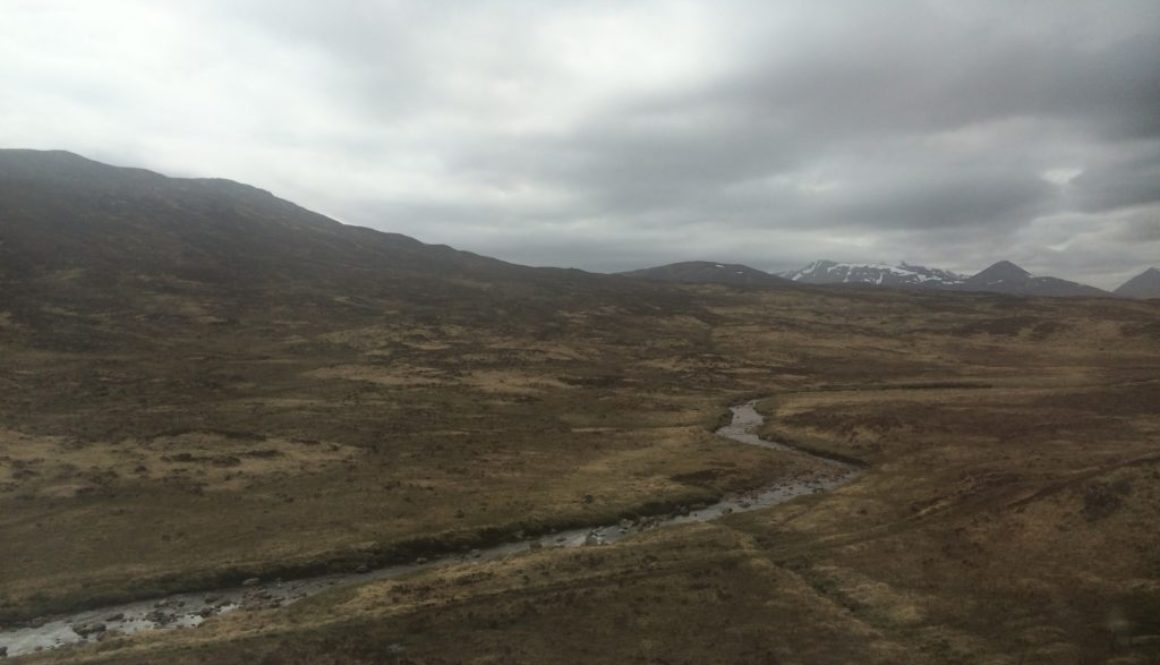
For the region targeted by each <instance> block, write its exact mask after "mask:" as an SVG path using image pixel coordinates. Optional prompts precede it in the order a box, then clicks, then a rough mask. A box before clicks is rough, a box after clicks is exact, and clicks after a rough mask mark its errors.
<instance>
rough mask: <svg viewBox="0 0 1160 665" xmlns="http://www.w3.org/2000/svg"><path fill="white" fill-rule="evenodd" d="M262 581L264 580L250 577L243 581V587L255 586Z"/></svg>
mask: <svg viewBox="0 0 1160 665" xmlns="http://www.w3.org/2000/svg"><path fill="white" fill-rule="evenodd" d="M261 581H262V580H260V579H258V578H257V577H250V578H247V579H245V580H243V581H242V586H254V585H255V584H258V583H259V582H261Z"/></svg>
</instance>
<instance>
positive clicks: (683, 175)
mask: <svg viewBox="0 0 1160 665" xmlns="http://www.w3.org/2000/svg"><path fill="white" fill-rule="evenodd" d="M0 80H3V81H4V82H5V88H6V89H5V94H4V95H3V96H2V97H0V144H2V145H4V146H7V147H41V148H64V149H69V150H73V151H76V152H80V153H83V154H85V155H87V156H90V157H93V158H96V159H101V160H105V161H110V162H113V163H120V164H131V165H137V166H145V167H148V168H154V169H157V170H161V171H164V172H167V173H171V174H175V175H207V176H210V175H212V176H222V177H229V178H234V179H237V180H242V181H245V182H249V183H251V184H255V185H258V186H261V187H265V188H267V189H270V190H272V191H274V192H275V193H277V194H279V195H281V196H283V197H286V198H289V199H292V200H295V201H296V202H299V203H301V204H303V205H306V206H308V207H312V208H315V209H318V210H320V211H321V212H324V213H327V214H330V215H332V216H334V217H336V218H338V219H340V220H343V221H346V222H350V223H355V224H360V225H366V226H372V227H375V228H380V229H384V230H392V231H398V232H402V233H407V234H409V235H413V236H415V237H417V238H419V239H421V240H424V241H428V242H443V243H448V244H451V245H454V246H457V247H460V248H464V249H470V250H473V251H477V252H481V253H484V254H490V255H493V256H498V257H500V258H505V259H509V260H514V261H517V262H521V263H529V264H534V265H566V266H576V267H581V268H587V269H592V270H623V269H631V268H638V267H644V266H649V265H655V264H659V263H667V262H670V261H675V260H685V259H712V260H721V261H731V262H742V263H748V264H750V265H753V266H755V267H759V268H765V269H783V268H789V267H795V266H797V265H799V264H803V263H805V262H807V261H810V260H813V259H815V258H823V257H824V258H833V259H838V260H851V261H859V260H874V261H879V260H887V261H889V260H897V259H905V260H908V261H911V262H925V263H927V264H931V265H936V266H940V267H945V268H949V269H953V270H958V271H963V272H973V271H976V270H979V269H981V268H983V267H985V266H986V265H987V264H989V263H990V262H992V261H994V260H998V259H1000V258H1008V259H1011V260H1014V261H1016V262H1017V263H1020V264H1021V265H1024V267H1026V268H1028V269H1029V270H1031V271H1033V272H1037V273H1043V274H1056V275H1059V276H1063V277H1067V278H1070V279H1076V280H1080V281H1088V282H1090V283H1094V284H1096V285H1099V286H1105V287H1110V286H1115V285H1116V284H1118V283H1119V282H1121V281H1123V279H1126V278H1127V277H1129V276H1131V275H1132V274H1134V273H1136V272H1139V271H1140V270H1142V269H1143V268H1144V267H1146V266H1147V265H1151V264H1155V263H1157V262H1160V3H1156V2H1155V1H1154V0H1140V1H1129V0H1123V1H1112V2H1105V3H1090V2H1082V1H1078V0H1077V1H1071V0H1050V1H1048V0H1025V1H1023V2H1020V3H1010V2H1006V1H994V2H990V1H974V2H970V3H962V2H949V1H948V2H892V1H890V0H885V1H883V2H874V3H867V2H862V1H854V0H848V1H845V2H843V1H840V0H839V1H834V2H827V3H806V2H788V1H787V2H777V3H773V2H764V1H759V0H752V1H740V0H737V1H732V2H729V1H723V2H714V3H699V2H676V1H673V2H669V1H666V2H659V1H650V0H640V1H636V2H612V1H608V2H591V3H568V2H559V3H551V2H543V1H531V0H526V1H515V0H513V1H508V2H503V1H501V2H486V3H480V2H467V1H466V0H463V1H458V0H446V1H437V2H412V1H403V0H396V1H390V0H383V1H371V0H335V1H332V2H329V3H316V2H306V1H302V2H288V1H286V0H281V1H275V0H251V1H244V2H243V1H226V0H216V1H210V0H207V1H205V2H198V3H188V2H185V3H179V2H176V1H168V0H163V1H145V0H103V1H102V2H100V3H86V2H79V1H76V0H72V1H66V0H13V2H10V3H8V5H7V6H6V9H5V20H4V21H3V22H2V23H0Z"/></svg>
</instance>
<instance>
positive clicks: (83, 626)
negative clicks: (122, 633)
mask: <svg viewBox="0 0 1160 665" xmlns="http://www.w3.org/2000/svg"><path fill="white" fill-rule="evenodd" d="M72 629H73V632H74V633H76V634H77V635H80V636H81V637H88V636H89V635H94V634H96V633H103V632H105V630H107V628H106V627H105V624H103V623H101V622H99V621H90V622H88V623H78V624H75V625H73V627H72Z"/></svg>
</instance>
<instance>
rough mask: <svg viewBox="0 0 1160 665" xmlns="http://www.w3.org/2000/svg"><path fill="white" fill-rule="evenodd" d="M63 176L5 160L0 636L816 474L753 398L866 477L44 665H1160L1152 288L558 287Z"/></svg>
mask: <svg viewBox="0 0 1160 665" xmlns="http://www.w3.org/2000/svg"><path fill="white" fill-rule="evenodd" d="M41 158H44V159H41ZM76 160H79V158H76V157H75V156H67V155H59V154H49V155H47V156H45V155H43V154H39V153H36V154H34V155H33V156H32V157H30V156H29V155H26V154H21V155H16V156H13V155H10V154H7V155H4V159H0V166H3V168H2V169H0V176H4V177H2V178H0V182H5V183H13V182H15V183H17V184H18V185H12V186H10V187H8V188H7V189H4V190H3V196H0V204H2V207H0V240H3V242H0V252H5V253H4V254H2V255H0V259H3V261H2V262H0V265H2V266H3V272H0V279H2V280H3V281H2V282H0V294H3V300H2V301H0V354H2V357H3V358H4V362H3V364H2V366H0V533H3V538H2V539H0V615H2V616H3V619H0V623H9V622H14V621H25V620H28V619H31V618H34V617H36V616H38V615H41V614H44V613H48V612H53V611H61V610H65V609H69V608H75V607H82V606H94V605H100V604H102V603H108V602H112V601H116V600H120V599H124V598H129V597H150V596H152V595H157V594H161V593H165V592H168V591H172V590H177V589H202V588H204V589H210V588H213V587H215V586H217V585H223V584H230V583H236V582H238V581H240V580H241V579H244V578H245V577H249V576H261V577H273V576H278V575H293V574H305V573H309V572H316V571H323V570H340V569H353V568H356V567H359V566H364V565H377V564H380V563H384V562H388V561H393V560H403V559H409V558H414V557H415V556H420V555H423V554H427V553H433V552H438V551H447V550H455V549H460V548H464V547H472V546H477V545H479V544H483V543H486V542H492V541H496V540H500V539H504V538H508V537H511V535H512V534H514V533H516V532H518V531H524V532H525V533H532V532H537V531H547V530H550V529H554V528H562V527H564V526H570V525H585V524H603V523H609V522H615V521H616V520H617V519H619V518H620V517H621V516H625V515H632V514H644V513H656V512H665V511H670V510H672V509H673V508H674V507H676V506H679V505H682V504H688V503H694V502H697V501H703V500H707V499H709V498H711V497H715V496H719V495H720V494H721V493H723V492H726V491H730V490H734V489H742V488H749V487H756V486H760V485H763V484H765V483H768V482H770V481H771V480H774V479H777V478H779V477H784V476H786V475H791V474H807V473H810V472H811V469H812V468H813V466H814V463H813V462H812V461H810V460H809V459H807V458H802V457H798V456H793V455H787V454H782V453H777V452H774V451H769V450H764V449H757V448H746V447H742V446H738V445H734V444H730V443H726V442H723V441H722V440H720V439H718V438H716V437H714V436H713V435H712V434H711V429H712V428H713V427H714V426H715V425H716V424H717V423H719V422H720V421H721V417H722V414H723V409H724V406H726V405H728V404H730V403H734V402H737V401H740V400H742V399H748V398H750V397H754V396H764V397H766V399H763V400H762V401H761V402H760V408H761V410H762V411H763V412H764V413H766V414H767V416H768V419H767V423H766V427H765V430H764V432H763V433H764V435H765V436H766V437H767V438H770V439H774V440H782V441H785V442H788V443H791V444H793V445H797V446H800V447H804V448H808V449H811V450H814V451H816V452H821V453H826V454H830V455H837V456H842V457H851V458H857V459H860V460H864V461H865V462H867V463H868V464H869V470H868V471H867V473H865V474H864V475H863V476H862V477H861V478H860V479H859V480H858V481H856V482H854V483H852V484H850V485H847V486H845V487H843V488H841V489H839V490H837V491H835V492H832V493H828V494H821V495H816V496H812V497H809V498H803V499H799V500H796V501H793V502H790V503H788V504H784V505H781V506H777V507H774V508H771V509H767V510H762V511H757V512H753V513H745V514H739V515H732V516H729V517H726V518H723V519H721V520H718V521H715V522H712V523H709V524H700V525H689V526H682V527H673V528H669V529H665V530H661V531H656V532H650V533H646V534H641V535H639V536H634V537H632V538H629V539H626V540H624V541H621V542H619V543H617V544H615V545H610V546H606V547H594V548H583V549H579V550H553V549H547V550H542V551H537V552H528V553H525V554H521V555H517V556H513V557H510V558H508V559H504V560H500V561H493V562H487V563H468V564H464V565H460V566H453V567H448V568H441V569H437V570H433V571H428V572H424V573H419V574H416V575H414V576H411V577H408V578H404V579H399V580H391V581H382V582H374V583H370V584H367V585H363V586H360V587H354V588H349V589H344V590H338V591H334V592H331V593H326V594H321V595H319V596H316V597H314V598H312V599H310V600H307V601H303V602H300V603H297V604H294V605H291V606H288V607H285V608H280V609H272V610H262V611H254V612H241V613H235V614H232V615H223V616H220V617H216V618H214V619H212V620H210V621H209V622H207V623H206V624H205V625H204V626H203V627H202V628H199V629H198V630H193V631H177V632H168V633H157V634H153V635H145V636H140V637H137V638H110V639H107V640H105V641H103V642H102V643H100V644H98V645H92V646H87V647H82V648H77V649H71V650H62V651H57V652H53V653H50V654H44V655H40V656H32V657H29V660H30V661H34V662H35V661H39V660H45V661H52V662H78V663H79V662H108V663H122V662H124V663H151V662H171V663H194V662H214V663H254V662H266V663H283V662H285V663H327V662H330V663H382V662H386V663H392V662H396V663H403V662H411V663H459V662H528V663H541V662H585V663H592V662H608V663H624V662H669V663H684V662H688V663H715V662H719V663H769V662H778V663H831V662H832V663H839V662H868V663H875V662H877V663H897V662H914V663H948V662H950V663H954V662H961V663H1011V664H1015V663H1089V662H1117V663H1149V662H1155V661H1156V659H1157V658H1160V624H1157V620H1156V617H1157V616H1160V614H1158V613H1157V610H1158V609H1160V587H1158V585H1157V576H1158V574H1160V568H1158V567H1157V559H1156V555H1155V552H1157V551H1160V549H1158V545H1160V542H1157V539H1158V536H1157V535H1156V529H1155V525H1156V524H1157V523H1158V521H1157V520H1158V518H1160V515H1158V511H1160V446H1158V445H1157V444H1158V443H1160V408H1158V407H1160V381H1158V380H1157V377H1158V376H1160V304H1158V303H1157V302H1155V301H1152V302H1148V301H1143V302H1128V301H1116V300H1110V299H1079V300H1066V301H1064V300H1052V299H1021V298H1013V297H1004V296H996V295H978V294H921V293H903V292H891V291H856V292H850V291H841V290H830V289H823V288H800V287H782V288H743V287H727V286H712V285H700V286H699V285H665V284H655V283H645V282H636V281H633V280H630V279H626V278H616V277H604V276H596V275H586V274H583V273H578V272H574V271H552V270H548V271H540V270H535V269H528V268H521V267H518V266H510V265H508V264H502V263H500V262H496V261H492V260H490V259H484V258H482V257H475V256H473V255H466V254H461V253H457V252H454V250H449V249H446V248H431V247H429V246H424V245H421V244H419V243H414V241H409V239H405V240H404V239H400V238H395V237H391V236H381V234H375V233H373V232H369V231H363V230H349V229H348V228H347V227H339V226H337V225H334V226H332V224H333V223H332V222H329V220H325V219H324V218H317V217H316V216H312V214H310V213H307V212H306V211H302V210H301V209H298V208H294V207H292V206H289V204H285V202H280V201H278V200H277V199H274V198H273V197H269V196H268V195H266V194H264V193H260V192H254V191H251V190H248V189H238V188H239V187H241V186H237V185H234V184H230V183H222V182H220V181H212V182H203V181H174V180H169V179H163V178H162V179H160V180H155V178H161V177H160V176H155V175H154V174H143V173H140V172H132V173H129V174H124V173H117V171H118V170H116V169H112V170H107V169H110V167H104V166H101V165H94V164H93V163H88V162H84V161H83V160H82V161H80V162H78V161H76ZM30 163H31V164H33V166H29V164H30ZM5 169H6V170H5ZM122 176H127V177H128V176H131V177H132V178H145V179H147V180H148V181H149V182H150V183H153V184H152V185H150V186H149V187H145V186H142V185H141V184H140V183H139V182H136V181H134V183H132V184H116V185H112V184H109V182H106V180H108V181H114V182H116V183H121V182H122ZM78 180H79V181H80V182H82V183H84V184H83V186H81V185H76V184H75V182H76V181H78ZM69 183H73V184H69ZM78 191H79V192H81V193H80V194H77V193H76V192H78ZM223 192H224V193H223ZM231 197H234V198H231ZM207 206H208V207H207ZM287 206H289V207H287ZM287 218H290V219H291V220H298V222H295V223H293V224H291V223H289V222H286V220H287ZM45 220H57V222H54V223H59V224H61V225H64V226H60V227H59V228H56V229H55V230H53V231H52V233H48V232H47V231H45V229H46V228H48V227H47V226H45V224H48V222H46V221H45ZM78 220H83V221H78ZM70 224H71V225H77V224H80V225H82V226H83V228H82V229H81V230H77V229H75V228H74V227H73V226H69V225H70ZM296 224H297V225H296ZM207 226H208V227H210V228H211V229H213V233H207V232H205V231H204V229H205V228H206V227H207ZM303 229H305V230H303ZM79 233H85V234H89V235H90V237H89V239H88V240H87V241H86V242H84V243H81V242H79V241H77V243H76V244H75V245H70V244H69V243H68V242H66V241H65V240H59V242H58V239H75V236H76V235H77V234H79ZM239 234H240V236H239ZM247 234H252V241H246V242H247V243H249V244H246V243H242V242H239V241H237V238H238V237H246V236H247ZM140 236H144V237H140ZM267 236H270V237H269V238H267ZM380 236H381V237H380ZM54 243H56V244H54ZM412 243H414V244H412ZM267 246H268V247H272V248H273V249H266V247H267ZM238 247H242V248H243V249H242V250H238V249H237V248H238ZM165 248H168V249H165ZM163 250H164V251H168V252H171V253H170V254H169V255H163ZM28 256H37V257H41V258H40V259H38V261H37V263H36V265H35V266H34V265H31V264H21V263H20V261H22V260H23V259H22V258H21V257H28ZM207 257H209V258H207ZM211 259H212V260H211ZM206 265H213V266H214V270H213V271H209V272H198V267H199V266H206Z"/></svg>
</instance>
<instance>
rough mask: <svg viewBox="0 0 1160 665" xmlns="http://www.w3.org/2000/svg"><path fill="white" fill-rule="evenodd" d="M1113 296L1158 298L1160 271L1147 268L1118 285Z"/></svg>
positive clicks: (1159, 292)
mask: <svg viewBox="0 0 1160 665" xmlns="http://www.w3.org/2000/svg"><path fill="white" fill-rule="evenodd" d="M1115 294H1116V295H1118V296H1123V297H1125V298H1160V270H1157V269H1156V268H1148V269H1147V270H1145V271H1144V272H1142V273H1140V274H1139V275H1136V276H1135V277H1133V278H1132V279H1129V280H1128V281H1126V282H1124V283H1123V284H1122V285H1120V288H1118V289H1116V290H1115Z"/></svg>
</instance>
